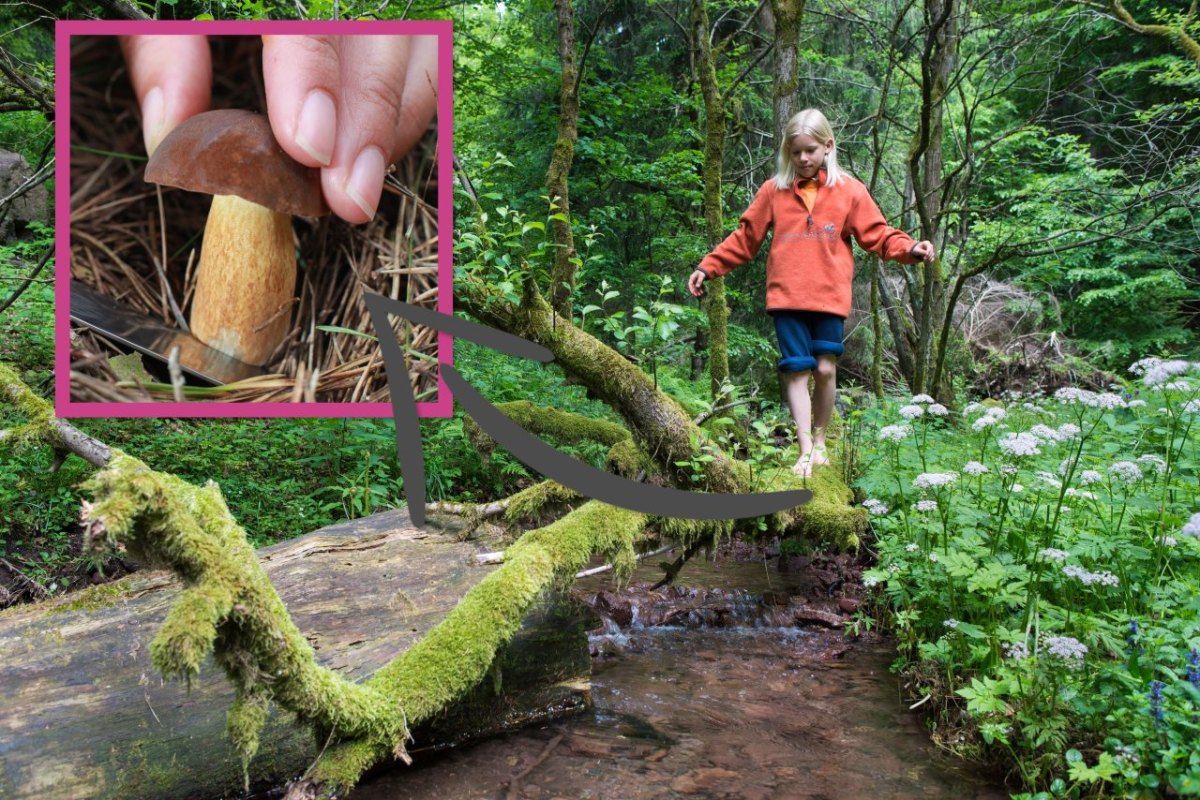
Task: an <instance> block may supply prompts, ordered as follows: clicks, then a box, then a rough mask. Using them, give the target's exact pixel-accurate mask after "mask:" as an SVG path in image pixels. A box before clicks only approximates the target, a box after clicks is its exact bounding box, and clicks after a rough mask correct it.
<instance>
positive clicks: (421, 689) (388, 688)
mask: <svg viewBox="0 0 1200 800" xmlns="http://www.w3.org/2000/svg"><path fill="white" fill-rule="evenodd" d="M645 523H646V517H645V516H644V515H642V514H638V513H636V512H633V511H627V510H625V509H620V508H614V507H613V506H608V505H605V504H603V503H599V502H596V501H591V502H588V503H585V504H584V505H582V506H580V507H579V508H578V509H576V510H575V511H572V512H571V513H570V514H567V515H566V516H564V517H563V518H562V519H560V520H558V521H557V522H554V523H552V524H551V525H547V526H546V527H544V528H539V529H537V530H534V531H530V532H529V533H527V534H525V535H524V536H523V537H521V539H520V540H518V541H517V542H516V543H515V544H514V545H512V546H511V547H510V548H509V549H508V550H507V551H506V552H505V556H504V563H503V564H502V565H501V566H500V567H499V568H497V569H496V570H495V571H493V572H492V573H491V574H489V575H488V576H487V577H486V578H484V579H483V580H482V581H480V582H479V583H478V584H477V585H476V586H475V588H473V589H472V590H471V591H470V592H468V593H467V595H466V596H465V597H463V599H462V600H461V601H459V604H458V605H457V606H456V607H455V608H454V610H453V611H451V612H450V614H449V615H448V616H447V617H446V619H444V620H442V622H441V623H439V624H438V625H437V626H435V627H434V628H433V629H432V630H431V631H429V633H428V634H427V635H426V636H425V638H423V639H422V640H421V641H419V642H417V643H416V644H414V645H413V646H412V647H411V648H410V649H409V650H408V652H406V653H405V654H404V655H402V656H400V657H399V658H397V659H396V660H394V661H392V662H391V663H389V664H388V665H386V666H384V667H383V668H381V669H380V670H379V671H378V672H376V673H375V675H374V676H372V677H371V679H370V680H368V681H367V685H368V686H370V687H371V688H373V689H377V690H379V691H380V692H381V693H382V694H384V695H386V696H388V697H390V698H392V701H393V702H395V703H396V704H398V706H399V707H401V708H403V709H404V710H405V713H406V715H407V722H408V724H409V725H413V724H416V723H418V722H421V721H423V720H425V719H428V718H429V717H431V716H432V715H433V714H435V713H437V712H438V711H440V710H441V709H443V708H444V707H446V706H447V705H448V704H449V703H450V702H452V701H453V700H455V699H457V698H458V697H460V696H462V695H463V694H464V693H466V692H467V691H468V690H469V689H471V688H472V687H474V686H475V685H476V684H478V683H479V682H480V681H481V680H483V679H484V678H486V677H487V675H488V673H489V669H490V668H491V665H492V662H493V660H494V659H495V656H496V652H497V651H498V650H499V648H500V647H501V646H502V645H503V644H504V643H506V642H507V641H508V640H509V639H511V638H512V636H513V634H515V633H516V631H517V628H518V627H519V626H520V621H521V619H523V618H524V616H525V614H526V613H527V612H528V611H529V609H530V608H531V607H532V605H533V603H534V601H535V600H536V599H537V598H538V597H539V596H541V595H542V593H543V592H545V591H546V590H547V589H548V588H549V587H550V586H551V585H553V584H554V583H555V582H565V581H567V580H570V579H571V577H572V576H574V574H575V573H576V572H578V571H579V570H580V569H582V568H583V567H584V566H585V565H586V564H587V563H588V561H589V560H590V559H591V556H592V554H593V553H596V552H600V553H604V554H605V556H606V557H607V558H608V559H609V560H610V561H612V563H613V565H614V567H615V569H616V571H617V573H618V574H619V575H624V576H625V577H627V576H628V575H629V574H630V573H631V572H632V569H633V565H634V562H635V556H634V549H633V543H634V540H635V538H636V537H637V536H638V535H639V534H640V533H641V531H642V529H643V527H644V526H645ZM392 746H393V745H392V744H391V743H390V742H389V741H388V740H379V739H377V740H374V741H371V740H366V739H364V740H359V741H356V742H349V743H345V744H342V745H340V746H338V747H335V748H333V749H332V750H330V751H328V752H327V753H326V755H325V756H323V757H322V758H321V759H320V761H318V763H317V766H316V769H315V771H314V774H313V780H314V781H315V782H316V783H317V784H320V785H321V786H322V787H323V791H324V792H326V795H325V796H331V795H333V794H336V793H337V792H338V791H339V790H340V789H346V788H349V787H352V786H353V785H354V784H355V783H356V782H357V781H358V778H359V776H360V775H361V774H362V771H363V770H364V769H366V768H367V767H369V766H371V765H373V764H375V763H376V762H378V761H379V759H381V758H383V757H386V756H387V755H388V754H389V752H390V750H391V748H392Z"/></svg>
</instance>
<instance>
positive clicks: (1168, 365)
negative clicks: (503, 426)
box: [1142, 359, 1192, 386]
mask: <svg viewBox="0 0 1200 800" xmlns="http://www.w3.org/2000/svg"><path fill="white" fill-rule="evenodd" d="M1142 360H1143V361H1147V360H1148V359H1142ZM1156 361H1157V363H1152V364H1150V365H1149V366H1147V367H1146V369H1145V374H1144V375H1143V376H1142V383H1144V384H1146V385H1147V386H1162V385H1163V384H1165V383H1167V382H1168V381H1170V380H1171V378H1174V377H1175V376H1176V375H1182V374H1183V373H1185V372H1187V371H1188V370H1189V369H1191V367H1192V365H1191V364H1189V363H1188V362H1186V361H1183V360H1181V359H1173V360H1171V361H1160V360H1157V359H1156Z"/></svg>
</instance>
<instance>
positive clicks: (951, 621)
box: [942, 617, 958, 629]
mask: <svg viewBox="0 0 1200 800" xmlns="http://www.w3.org/2000/svg"><path fill="white" fill-rule="evenodd" d="M942 624H943V625H945V626H946V627H947V628H950V629H954V628H957V627H958V620H956V619H955V618H954V617H950V619H944V620H942Z"/></svg>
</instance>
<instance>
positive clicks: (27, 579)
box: [0, 558, 50, 597]
mask: <svg viewBox="0 0 1200 800" xmlns="http://www.w3.org/2000/svg"><path fill="white" fill-rule="evenodd" d="M0 564H3V565H4V566H6V567H8V568H9V569H10V570H12V572H13V574H14V575H16V576H17V577H18V578H20V579H21V580H23V581H25V582H26V583H27V584H29V585H30V586H32V587H33V588H34V589H36V590H37V591H38V593H39V594H40V595H41V596H42V597H49V596H50V592H49V591H47V590H46V587H45V586H42V585H41V584H40V583H38V582H37V581H35V580H34V579H33V578H31V577H29V576H28V575H26V574H25V573H24V572H22V571H21V570H19V569H17V567H16V566H15V565H14V564H13V563H12V562H11V561H9V560H8V559H7V558H0Z"/></svg>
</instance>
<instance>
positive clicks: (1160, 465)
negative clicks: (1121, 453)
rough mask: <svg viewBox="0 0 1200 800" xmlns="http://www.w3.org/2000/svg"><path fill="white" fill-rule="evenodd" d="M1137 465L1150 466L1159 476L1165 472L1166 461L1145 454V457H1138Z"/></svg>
mask: <svg viewBox="0 0 1200 800" xmlns="http://www.w3.org/2000/svg"><path fill="white" fill-rule="evenodd" d="M1138 463H1139V464H1149V465H1151V466H1152V467H1153V468H1154V471H1155V472H1157V473H1158V474H1159V475H1162V474H1163V473H1164V472H1166V471H1167V460H1166V459H1165V458H1163V457H1162V456H1159V455H1155V454H1154V453H1146V454H1145V455H1142V456H1138Z"/></svg>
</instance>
